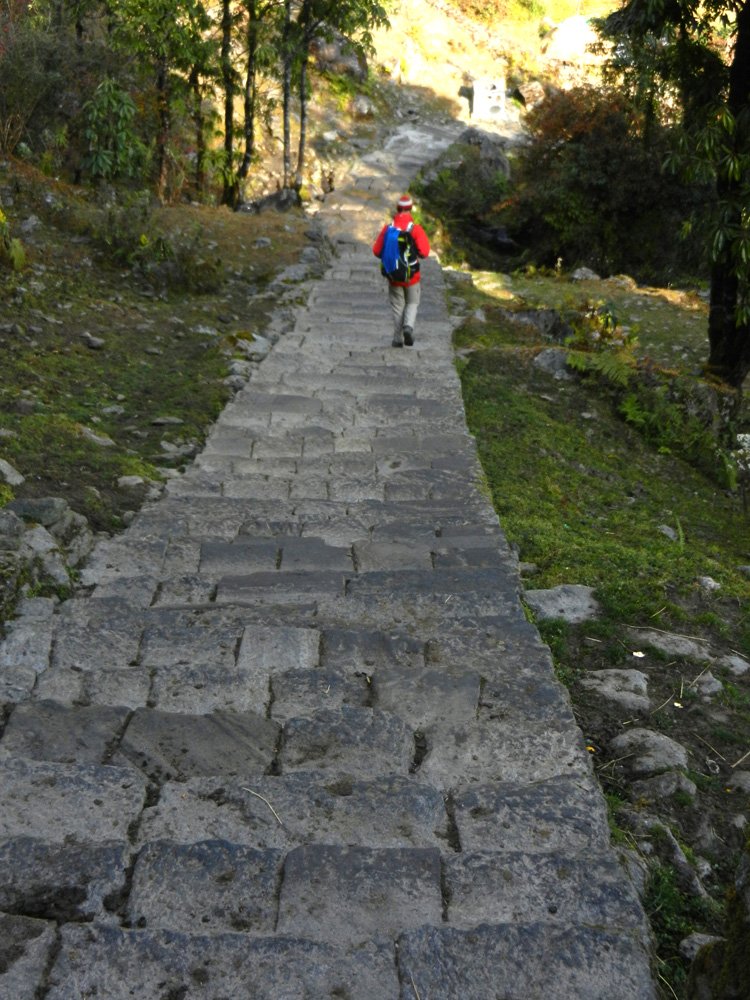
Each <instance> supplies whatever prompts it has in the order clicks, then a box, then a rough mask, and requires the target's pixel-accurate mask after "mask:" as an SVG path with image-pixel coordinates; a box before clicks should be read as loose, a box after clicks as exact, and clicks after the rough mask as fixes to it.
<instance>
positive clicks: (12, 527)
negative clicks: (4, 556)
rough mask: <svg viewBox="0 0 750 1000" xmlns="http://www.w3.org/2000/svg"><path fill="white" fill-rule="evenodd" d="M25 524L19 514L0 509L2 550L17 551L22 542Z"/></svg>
mask: <svg viewBox="0 0 750 1000" xmlns="http://www.w3.org/2000/svg"><path fill="white" fill-rule="evenodd" d="M24 530H25V529H24V524H23V521H22V520H21V518H20V517H18V515H17V514H14V513H13V511H10V510H8V508H7V507H6V508H5V509H4V510H0V552H15V551H16V549H17V548H18V546H19V545H20V544H21V539H22V538H23V533H24Z"/></svg>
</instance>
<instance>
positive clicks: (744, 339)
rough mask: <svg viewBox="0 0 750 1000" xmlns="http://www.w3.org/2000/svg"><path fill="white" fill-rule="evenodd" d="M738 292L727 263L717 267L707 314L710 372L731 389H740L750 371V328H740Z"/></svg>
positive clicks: (721, 263) (736, 281)
mask: <svg viewBox="0 0 750 1000" xmlns="http://www.w3.org/2000/svg"><path fill="white" fill-rule="evenodd" d="M738 291H739V279H738V278H737V276H736V275H734V274H732V273H731V269H730V267H729V265H728V263H727V262H726V261H720V262H719V263H716V264H714V267H713V270H712V273H711V309H710V312H709V314H708V342H709V344H710V353H709V357H708V370H709V371H710V372H711V373H712V374H714V375H716V376H718V377H719V378H720V379H722V381H724V382H726V383H727V384H728V385H731V386H734V387H735V388H736V389H741V388H742V383H743V382H744V380H745V376H746V375H747V373H748V372H749V371H750V327H748V326H747V324H745V325H742V326H740V325H738V324H737V320H736V312H735V311H736V308H737V295H738Z"/></svg>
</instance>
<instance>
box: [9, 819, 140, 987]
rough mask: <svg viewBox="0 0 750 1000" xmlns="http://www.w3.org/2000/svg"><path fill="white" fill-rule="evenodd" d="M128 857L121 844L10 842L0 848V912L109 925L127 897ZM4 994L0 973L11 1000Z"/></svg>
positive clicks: (36, 838)
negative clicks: (98, 922)
mask: <svg viewBox="0 0 750 1000" xmlns="http://www.w3.org/2000/svg"><path fill="white" fill-rule="evenodd" d="M130 855H131V848H130V845H129V844H126V843H124V842H119V843H117V842H114V843H106V842H105V843H98V844H97V843H91V842H90V841H89V842H83V843H75V842H72V841H70V840H66V841H65V842H64V843H54V842H49V841H46V840H42V839H40V838H39V836H31V835H30V834H28V835H21V836H16V837H11V838H9V839H8V840H6V841H5V842H4V843H2V844H0V912H1V913H5V914H15V915H19V916H24V917H36V918H40V919H44V920H56V921H59V922H60V923H65V922H67V921H72V922H74V923H86V922H87V921H90V920H98V921H101V922H106V921H110V922H111V921H113V920H115V919H116V911H117V909H118V907H119V906H120V903H121V900H122V898H123V896H124V894H125V891H126V886H127V882H128V869H129V868H130V865H131V857H130ZM0 921H2V918H1V917H0ZM0 940H1V939H0ZM0 952H2V945H0ZM1 969H2V966H0V970H1ZM2 989H3V979H2V973H1V971H0V995H2V996H9V994H3V993H2Z"/></svg>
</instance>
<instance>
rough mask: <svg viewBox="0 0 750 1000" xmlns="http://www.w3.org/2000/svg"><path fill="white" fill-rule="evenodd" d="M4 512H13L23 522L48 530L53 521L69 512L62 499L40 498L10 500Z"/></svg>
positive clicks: (65, 502)
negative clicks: (32, 523)
mask: <svg viewBox="0 0 750 1000" xmlns="http://www.w3.org/2000/svg"><path fill="white" fill-rule="evenodd" d="M5 509H6V510H11V511H13V513H14V514H17V515H18V517H21V518H23V520H24V521H33V522H34V524H41V525H42V527H44V528H49V526H50V525H51V524H54V523H55V521H59V520H60V518H61V517H63V515H64V514H65V512H66V511H67V510H69V507H68V504H67V501H65V500H63V499H62V497H41V498H39V499H28V500H11V502H10V503H9V504H7V505H6V508H5Z"/></svg>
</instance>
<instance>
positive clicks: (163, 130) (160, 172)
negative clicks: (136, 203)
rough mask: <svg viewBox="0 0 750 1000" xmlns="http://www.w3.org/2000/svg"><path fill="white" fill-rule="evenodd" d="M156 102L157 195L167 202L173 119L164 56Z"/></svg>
mask: <svg viewBox="0 0 750 1000" xmlns="http://www.w3.org/2000/svg"><path fill="white" fill-rule="evenodd" d="M156 100H157V107H158V115H159V129H158V134H157V137H156V193H157V195H158V197H159V199H160V200H161V201H164V200H165V196H166V190H167V146H168V144H169V133H170V130H171V125H172V119H171V115H170V106H169V101H170V94H169V66H168V65H167V57H166V56H162V58H161V59H160V60H159V66H158V69H157V75H156Z"/></svg>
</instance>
